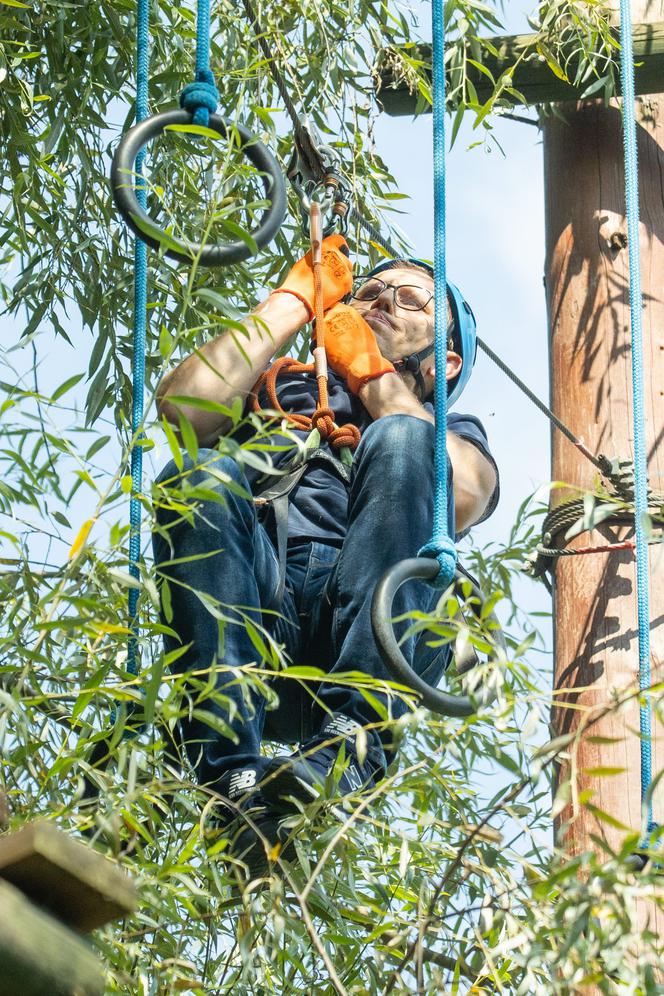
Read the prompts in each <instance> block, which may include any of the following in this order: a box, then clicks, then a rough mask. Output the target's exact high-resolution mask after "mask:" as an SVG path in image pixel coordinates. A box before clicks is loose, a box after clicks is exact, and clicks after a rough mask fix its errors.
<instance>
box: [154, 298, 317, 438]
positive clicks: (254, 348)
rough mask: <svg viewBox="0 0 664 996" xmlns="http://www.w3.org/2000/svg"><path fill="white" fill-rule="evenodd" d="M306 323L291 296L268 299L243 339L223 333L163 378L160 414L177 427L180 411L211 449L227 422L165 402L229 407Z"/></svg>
mask: <svg viewBox="0 0 664 996" xmlns="http://www.w3.org/2000/svg"><path fill="white" fill-rule="evenodd" d="M307 319H308V312H307V308H306V307H305V305H304V304H303V303H302V302H301V301H300V300H298V298H296V297H294V296H293V295H292V294H272V295H270V297H268V299H267V300H266V301H264V302H263V303H262V304H260V305H259V306H258V307H257V308H256V310H255V311H254V312H253V313H252V314H251V315H248V316H247V318H246V319H245V320H244V321H243V325H244V327H245V329H246V330H247V334H246V337H245V336H243V335H242V333H240V332H234V333H231V332H224V333H223V334H222V335H220V336H218V337H217V338H216V339H212V340H210V342H206V343H205V344H204V345H203V346H201V348H200V349H198V350H197V351H196V352H195V353H192V354H191V356H188V357H187V358H186V359H185V360H183V361H182V363H180V364H179V366H177V367H176V368H175V369H174V370H172V371H171V372H170V373H169V374H167V375H166V376H165V377H164V378H163V380H162V381H161V383H160V385H159V387H158V389H157V406H158V410H159V413H160V414H162V415H165V416H166V418H167V419H168V420H169V421H170V422H173V423H175V424H176V425H177V422H178V413H179V412H181V413H182V414H183V415H184V416H186V418H187V419H188V420H189V421H190V422H191V424H192V426H193V428H194V430H195V432H196V435H197V437H198V440H199V442H200V443H201V445H209V444H211V443H212V442H214V441H215V440H216V439H218V438H219V436H220V435H223V433H224V432H225V431H227V429H228V423H227V420H226V419H224V417H223V416H222V415H220V414H219V413H216V412H205V411H201V410H200V409H198V408H193V407H191V406H188V405H179V404H173V403H172V402H171V401H170V400H169V399H170V398H172V397H188V398H198V399H200V400H203V401H215V402H218V403H219V404H222V405H226V406H230V405H231V404H232V402H233V400H234V399H235V398H237V397H241V398H243V399H244V398H246V396H247V395H248V394H249V392H250V391H251V388H252V387H253V385H254V384H255V383H256V380H257V379H258V377H259V376H260V374H261V373H262V372H263V371H264V370H265V368H266V367H267V365H268V364H269V362H270V360H271V359H272V357H273V356H274V354H275V352H276V351H277V350H278V349H280V348H281V347H282V346H283V345H284V343H286V342H287V341H288V339H290V337H291V336H292V335H294V334H295V332H297V331H298V330H299V329H300V328H301V327H302V326H303V325H304V324H305V322H306V321H307Z"/></svg>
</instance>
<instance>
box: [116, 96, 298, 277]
mask: <svg viewBox="0 0 664 996" xmlns="http://www.w3.org/2000/svg"><path fill="white" fill-rule="evenodd" d="M192 118H193V115H192V114H191V113H190V112H189V111H186V110H179V109H176V110H172V111H162V113H161V114H155V115H153V116H152V117H150V118H146V120H145V121H141V122H140V123H139V124H137V125H134V127H133V128H130V129H129V131H127V132H125V134H124V135H123V136H122V139H121V140H120V144H119V145H118V147H117V149H116V150H115V155H114V156H113V163H112V165H111V187H112V190H113V199H114V200H115V204H116V206H117V209H118V211H119V212H120V214H121V215H122V217H123V218H124V220H125V222H126V223H127V225H128V226H129V228H131V230H132V232H134V233H135V234H136V235H138V237H139V238H141V239H143V241H144V242H147V243H148V245H151V246H152V247H153V248H154V249H162V248H163V251H164V253H165V255H166V256H170V257H171V259H178V260H181V261H183V262H185V263H191V262H192V260H193V259H194V258H196V257H198V259H199V263H200V264H201V265H203V266H227V265H228V264H230V263H240V262H242V261H243V260H245V259H249V258H250V257H251V256H252V255H253V252H252V250H251V248H250V247H249V246H248V245H247V243H246V242H242V241H241V240H239V239H238V240H236V241H235V242H228V243H225V244H224V245H204V246H201V245H200V244H197V243H195V242H188V241H186V240H185V239H178V238H176V237H175V236H173V235H171V234H170V233H169V234H166V233H163V234H164V242H162V241H161V240H160V239H159V231H160V230H159V229H158V226H157V225H156V223H155V222H154V221H153V220H152V218H150V216H149V215H148V214H147V212H146V211H145V210H144V209H143V208H142V207H141V206H140V204H139V203H138V200H137V198H136V191H135V188H134V181H135V163H136V157H137V155H138V153H139V152H140V151H141V149H142V148H143V147H144V146H145V145H147V144H148V142H150V141H151V140H152V139H154V138H156V137H157V135H161V134H162V132H163V131H164V129H165V128H167V127H168V126H169V125H187V124H191V122H192ZM209 127H210V128H212V130H213V131H216V132H217V134H218V135H221V136H222V138H226V137H227V135H228V133H229V131H235V132H237V133H238V135H239V136H240V139H241V143H242V144H241V151H242V152H243V153H244V155H245V156H246V157H247V158H248V159H250V160H251V162H252V163H253V164H254V166H255V167H256V169H257V170H259V171H260V173H261V174H263V175H262V176H261V179H262V181H263V185H264V187H265V195H266V197H267V198H268V200H269V201H270V206H269V207H267V208H266V209H265V211H264V212H263V214H262V216H261V220H260V225H259V227H258V228H257V229H256V231H255V232H252V233H251V237H252V238H253V240H254V241H255V242H256V244H257V245H258V247H259V249H260V248H262V247H263V246H265V245H267V243H268V242H271V240H272V239H273V238H274V236H275V235H276V234H277V232H278V231H279V229H280V228H281V225H282V223H283V220H284V218H285V217H286V188H285V185H284V178H283V176H282V173H281V170H280V169H279V165H278V163H277V160H276V159H275V158H274V156H273V155H272V153H271V152H270V151H269V150H268V149H267V148H266V147H265V146H264V145H263V143H262V142H259V141H258V139H257V138H255V137H254V135H252V133H251V132H250V131H249V129H248V128H245V127H244V126H243V125H239V124H234V123H233V122H232V121H228V120H227V119H226V118H222V117H221V116H220V115H218V114H211V115H210V122H209ZM141 223H142V225H143V226H144V227H141ZM155 230H156V234H150V233H151V232H152V233H155ZM164 243H166V245H164Z"/></svg>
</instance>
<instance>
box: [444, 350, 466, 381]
mask: <svg viewBox="0 0 664 996" xmlns="http://www.w3.org/2000/svg"><path fill="white" fill-rule="evenodd" d="M462 366H463V360H462V359H461V357H460V356H459V354H458V353H453V352H452V350H451V349H448V351H447V372H446V376H447V379H448V380H454V378H455V377H458V376H459V374H460V373H461V367H462Z"/></svg>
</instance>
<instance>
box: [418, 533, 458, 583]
mask: <svg viewBox="0 0 664 996" xmlns="http://www.w3.org/2000/svg"><path fill="white" fill-rule="evenodd" d="M417 555H418V557H432V558H433V559H434V560H437V561H438V567H439V568H440V570H439V571H438V574H437V575H436V577H435V578H434V579H433V581H432V582H431V584H432V585H433V587H434V588H442V589H443V590H444V589H445V588H449V586H450V585H451V584H452V582H453V581H454V576H455V574H456V565H457V551H456V546H455V545H454V543H453V542H452V540H451V539H450V538H449V536H439V537H438V538H437V539H433V540H429V542H428V543H425V544H424V546H423V547H422V548H421V549H420V550H419V551H418V554H417Z"/></svg>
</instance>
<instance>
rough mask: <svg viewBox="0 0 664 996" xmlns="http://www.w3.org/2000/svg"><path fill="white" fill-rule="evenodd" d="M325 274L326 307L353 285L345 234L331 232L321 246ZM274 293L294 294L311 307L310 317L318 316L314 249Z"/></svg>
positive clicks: (324, 298) (349, 290) (348, 290)
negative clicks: (313, 258) (315, 300)
mask: <svg viewBox="0 0 664 996" xmlns="http://www.w3.org/2000/svg"><path fill="white" fill-rule="evenodd" d="M321 261H322V266H321V274H322V277H323V310H324V311H327V309H328V308H332V307H333V306H334V305H335V304H336V303H337V302H338V301H340V300H341V298H342V297H345V296H346V294H350V292H351V290H352V289H353V266H352V264H351V261H350V260H349V258H348V246H347V245H346V240H345V239H344V237H343V235H328V237H327V238H326V239H323V245H322V247H321ZM273 293H274V294H294V295H295V297H297V298H299V299H300V301H302V303H303V304H305V305H306V306H307V308H308V309H309V321H311V319H312V318H313V317H314V314H315V308H314V267H313V263H312V261H311V250H309V252H308V253H307V255H306V256H304V258H303V259H300V260H298V261H297V263H296V264H295V266H294V267H293V269H292V270H291V271H290V273H289V274H288V276H287V277H286V279H285V280H284V282H283V284H282V285H281V287H278V288H277V289H276V290H275V291H274V292H273Z"/></svg>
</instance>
